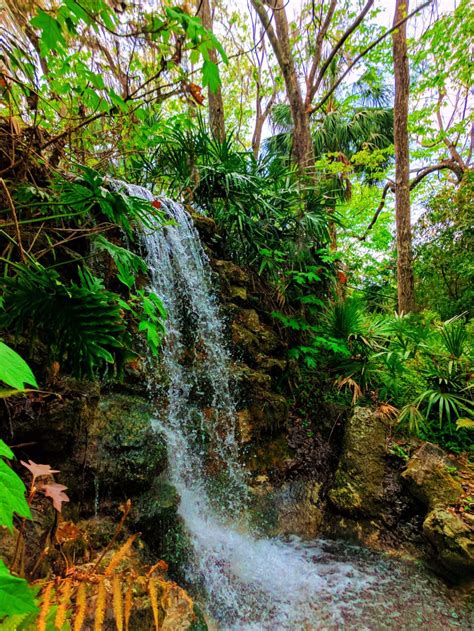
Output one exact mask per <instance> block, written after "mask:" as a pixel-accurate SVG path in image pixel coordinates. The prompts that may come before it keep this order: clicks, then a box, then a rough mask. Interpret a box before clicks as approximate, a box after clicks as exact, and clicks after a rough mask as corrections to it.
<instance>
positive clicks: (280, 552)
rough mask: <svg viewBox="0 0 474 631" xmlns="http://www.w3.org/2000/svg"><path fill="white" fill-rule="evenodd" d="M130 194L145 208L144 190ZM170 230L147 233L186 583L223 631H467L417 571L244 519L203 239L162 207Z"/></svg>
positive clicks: (167, 204)
mask: <svg viewBox="0 0 474 631" xmlns="http://www.w3.org/2000/svg"><path fill="white" fill-rule="evenodd" d="M113 186H114V187H119V186H120V187H123V188H125V189H126V191H127V192H128V193H129V194H130V195H134V196H138V197H142V198H145V199H149V200H150V201H152V200H153V199H154V197H153V195H152V194H151V193H150V192H149V191H147V190H146V189H144V188H141V187H137V186H133V185H128V184H124V183H118V182H114V183H113ZM161 204H162V208H163V210H165V212H166V213H167V214H168V215H169V217H170V218H171V219H172V220H173V221H174V224H173V225H169V226H166V227H165V228H162V229H158V230H157V231H156V232H153V233H151V234H148V235H145V237H144V242H145V247H146V251H147V261H148V264H149V267H150V271H151V289H152V290H153V291H154V292H155V293H157V294H158V295H159V296H160V298H161V299H162V300H163V302H164V305H165V307H166V310H167V313H168V319H167V323H166V328H167V333H166V340H165V344H164V348H163V359H162V364H163V367H162V368H163V372H164V377H165V378H166V379H167V381H168V383H167V393H166V398H167V401H166V417H165V418H159V419H157V420H156V428H157V431H160V432H162V433H163V434H164V435H165V437H166V442H167V447H168V459H169V468H170V477H171V480H172V482H173V484H174V485H175V486H176V488H177V491H178V493H179V495H180V498H181V501H180V507H179V513H180V515H181V517H182V518H183V520H184V522H185V524H186V527H187V530H188V532H189V535H190V538H191V541H192V544H193V548H194V560H193V562H192V564H191V565H190V567H189V568H188V578H189V580H190V582H191V583H194V584H199V585H201V586H203V587H204V591H205V593H206V605H205V606H206V608H207V610H208V612H209V613H210V615H211V616H212V617H213V618H214V620H215V621H216V624H217V625H218V626H217V628H219V629H223V630H226V631H267V630H268V631H286V630H292V631H293V630H295V631H298V630H312V629H348V630H350V629H354V630H357V631H360V630H364V629H368V630H370V629H374V630H378V629H407V630H408V629H420V628H421V627H422V626H426V625H429V628H430V629H432V630H434V631H437V630H439V631H441V630H444V629H455V628H468V626H465V627H464V624H463V622H462V621H461V618H460V616H459V614H458V613H456V610H455V609H454V607H453V603H452V602H451V601H450V599H449V596H448V594H447V592H446V590H445V588H444V586H443V584H442V583H440V582H438V581H436V580H435V579H434V578H432V577H430V576H428V575H426V574H424V573H422V572H421V571H419V570H417V569H416V568H414V567H413V566H412V565H408V564H403V563H400V562H395V561H391V560H390V561H389V560H387V559H384V558H382V557H380V556H378V555H376V554H374V553H370V552H368V551H366V550H363V549H361V548H358V547H355V546H350V545H348V544H346V543H341V542H339V543H338V542H330V541H325V540H316V541H313V542H311V543H303V542H302V541H300V540H299V539H297V538H292V539H289V540H282V539H278V538H277V539H265V538H258V537H254V536H253V535H252V534H251V533H250V532H249V529H248V528H247V527H246V523H245V518H244V515H245V510H244V509H245V498H246V484H245V475H244V473H243V472H242V470H241V468H240V467H239V465H238V444H237V440H236V432H235V402H234V396H233V390H234V388H233V385H232V378H231V363H230V356H229V352H228V350H227V348H226V344H225V336H224V325H223V322H222V319H221V317H220V314H219V308H218V303H217V300H216V298H215V296H214V294H213V292H212V283H211V272H210V268H209V264H208V260H207V257H206V255H205V253H204V250H203V248H202V245H201V243H200V239H199V236H198V234H197V231H196V229H195V228H194V226H193V223H192V221H191V219H190V217H189V216H188V214H187V213H186V211H185V210H184V208H183V207H182V206H181V205H180V204H178V203H176V202H173V201H170V200H161Z"/></svg>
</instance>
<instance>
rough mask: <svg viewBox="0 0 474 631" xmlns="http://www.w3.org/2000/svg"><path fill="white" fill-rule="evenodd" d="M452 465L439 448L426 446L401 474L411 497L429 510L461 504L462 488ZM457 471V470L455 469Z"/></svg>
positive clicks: (428, 444)
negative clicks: (454, 474)
mask: <svg viewBox="0 0 474 631" xmlns="http://www.w3.org/2000/svg"><path fill="white" fill-rule="evenodd" d="M452 466H453V462H452V461H451V460H450V459H449V458H448V456H447V454H446V453H445V452H444V451H443V450H442V449H441V448H440V447H438V446H437V445H432V444H431V443H425V444H424V445H422V446H421V447H420V449H418V451H417V452H416V453H415V454H414V455H413V456H412V458H411V459H410V461H409V462H408V465H407V468H406V470H405V471H404V472H403V473H402V477H403V479H404V480H405V482H406V484H407V486H408V489H409V491H410V493H411V494H412V495H413V496H414V497H416V498H417V499H418V500H419V501H420V502H422V504H423V505H424V506H425V507H426V508H429V509H433V508H434V507H436V506H448V505H450V504H455V503H457V502H458V501H459V498H460V497H461V495H462V493H463V489H462V486H461V484H460V482H458V481H457V480H456V479H455V478H454V477H453V475H452V474H451V467H452ZM454 468H455V467H454Z"/></svg>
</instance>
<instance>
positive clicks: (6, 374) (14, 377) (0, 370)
mask: <svg viewBox="0 0 474 631" xmlns="http://www.w3.org/2000/svg"><path fill="white" fill-rule="evenodd" d="M0 381H3V382H4V383H6V384H7V385H8V386H11V387H13V388H15V389H17V390H23V388H24V387H25V385H26V384H30V385H32V386H35V387H36V388H37V387H38V384H37V383H36V379H35V376H34V375H33V373H32V372H31V368H30V367H29V366H28V364H27V363H26V362H25V360H24V359H23V358H22V357H20V355H18V353H16V352H15V351H14V350H13V349H12V348H10V347H9V346H7V345H6V344H4V343H3V342H0Z"/></svg>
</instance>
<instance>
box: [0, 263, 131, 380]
mask: <svg viewBox="0 0 474 631" xmlns="http://www.w3.org/2000/svg"><path fill="white" fill-rule="evenodd" d="M17 271H18V273H17V275H16V276H15V277H14V278H4V279H3V280H2V284H3V288H4V305H3V307H4V310H3V313H1V314H0V326H4V327H14V328H15V329H16V333H17V334H22V333H24V332H25V331H30V330H32V331H34V332H36V333H38V334H40V335H41V340H42V341H43V342H44V343H45V344H46V345H47V347H48V350H49V355H50V359H51V360H56V361H58V362H59V363H60V364H61V366H62V367H63V368H65V369H66V370H70V371H71V372H72V373H73V374H74V375H77V376H83V375H93V374H94V373H95V372H96V371H97V369H98V368H99V367H101V366H103V365H104V364H105V363H110V364H112V363H114V362H115V361H116V359H117V357H118V354H119V352H120V350H121V349H123V346H124V333H125V326H124V322H123V318H122V315H121V311H120V306H119V304H118V299H119V296H117V294H114V293H113V292H111V291H108V290H106V289H105V288H104V286H103V284H102V282H101V281H100V280H98V279H97V278H95V277H94V276H93V275H92V274H91V273H90V272H89V271H88V270H86V269H83V270H79V283H70V284H65V283H64V282H62V280H61V278H60V276H59V274H58V273H57V272H56V271H54V270H52V269H46V268H44V267H42V266H40V265H36V266H35V267H34V268H28V267H26V266H23V265H19V266H18V267H17Z"/></svg>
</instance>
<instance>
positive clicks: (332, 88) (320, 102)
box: [311, 0, 433, 114]
mask: <svg viewBox="0 0 474 631" xmlns="http://www.w3.org/2000/svg"><path fill="white" fill-rule="evenodd" d="M432 2H433V0H427V1H426V2H424V3H423V4H421V5H420V6H419V7H417V8H416V9H414V10H413V11H412V12H411V13H409V14H408V15H407V16H406V17H404V18H403V20H400V21H399V22H397V23H396V24H394V25H393V26H392V27H391V28H389V29H388V30H386V31H385V33H382V35H380V37H377V39H376V40H375V41H373V42H372V43H371V44H370V45H369V46H367V48H365V49H364V50H363V51H362V52H361V53H359V55H357V57H356V58H355V59H354V61H353V62H352V63H351V64H349V66H348V68H347V69H346V71H345V72H343V74H342V75H341V76H340V77H339V79H338V80H337V81H336V82H335V84H334V85H333V86H332V87H331V89H330V90H329V91H328V92H327V93H326V94H325V95H324V97H323V98H322V99H321V101H319V103H317V104H316V105H315V106H314V107H313V108H312V109H311V114H313V113H314V112H317V111H318V110H319V109H321V107H322V106H323V105H324V104H325V103H326V101H327V100H328V99H329V97H330V96H331V94H332V93H333V92H334V91H335V90H337V88H338V87H339V86H340V85H341V83H342V82H343V81H344V79H345V78H346V77H347V75H348V74H349V73H350V72H351V70H352V68H354V66H355V65H356V64H358V63H359V61H360V60H361V59H362V58H363V57H365V56H366V55H367V54H368V53H369V52H370V51H371V50H372V49H373V48H375V47H376V46H378V44H380V42H382V41H383V40H384V39H385V38H386V37H388V36H389V35H390V34H391V33H393V31H395V30H396V29H397V28H399V27H400V26H402V24H405V22H407V21H408V20H409V19H411V18H412V17H413V16H414V15H416V14H417V13H419V12H420V11H422V10H423V9H425V8H426V7H427V6H429V5H430V4H432Z"/></svg>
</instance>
